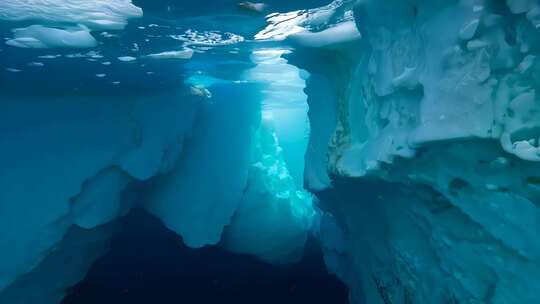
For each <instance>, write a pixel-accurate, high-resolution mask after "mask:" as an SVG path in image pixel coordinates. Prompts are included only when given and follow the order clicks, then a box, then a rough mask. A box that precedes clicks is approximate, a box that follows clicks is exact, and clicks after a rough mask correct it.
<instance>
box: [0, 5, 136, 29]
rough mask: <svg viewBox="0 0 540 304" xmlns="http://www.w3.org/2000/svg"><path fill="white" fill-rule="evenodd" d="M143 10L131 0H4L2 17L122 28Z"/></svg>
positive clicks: (0, 10) (0, 14)
mask: <svg viewBox="0 0 540 304" xmlns="http://www.w3.org/2000/svg"><path fill="white" fill-rule="evenodd" d="M142 14H143V12H142V9H141V8H139V7H137V6H135V5H133V4H132V3H131V0H92V1H81V0H2V1H0V20H7V21H24V20H35V21H38V22H45V23H58V24H65V23H68V24H83V25H86V26H87V27H88V28H90V29H92V30H104V29H123V28H124V27H125V26H126V24H127V20H128V19H129V18H135V17H141V16H142Z"/></svg>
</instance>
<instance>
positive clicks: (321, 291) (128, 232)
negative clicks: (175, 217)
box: [63, 210, 348, 304]
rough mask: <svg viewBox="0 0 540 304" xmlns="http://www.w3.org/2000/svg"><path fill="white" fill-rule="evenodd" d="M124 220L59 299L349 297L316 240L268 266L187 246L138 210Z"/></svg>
mask: <svg viewBox="0 0 540 304" xmlns="http://www.w3.org/2000/svg"><path fill="white" fill-rule="evenodd" d="M123 221H124V226H123V227H124V228H123V229H122V231H121V232H120V234H119V235H118V236H116V237H115V239H113V241H112V248H111V251H110V252H109V253H108V254H107V255H105V256H104V257H102V258H100V259H99V260H98V261H96V262H95V263H94V265H93V266H92V268H91V269H90V271H89V273H88V275H87V276H86V278H85V279H84V280H83V281H82V282H80V283H79V284H78V285H76V286H74V287H73V288H71V289H70V291H69V294H68V296H67V297H66V298H65V300H64V301H63V304H98V303H99V304H107V303H111V304H113V303H114V304H123V303H126V304H127V303H129V304H138V303H141V304H142V303H145V304H149V303H152V304H154V303H155V304H169V303H198V304H199V303H200V304H203V303H273V304H274V303H331V304H341V303H347V294H348V292H347V289H346V287H345V286H344V285H343V284H342V283H341V282H339V281H338V279H337V278H335V277H333V276H331V275H329V274H328V273H327V271H326V269H325V266H324V262H323V260H322V253H321V252H320V249H319V248H318V245H317V243H316V241H315V240H310V241H309V242H308V246H307V249H306V253H305V257H304V259H303V260H302V261H301V262H300V263H298V264H296V265H292V266H288V267H285V266H272V265H268V264H265V263H263V262H260V261H258V260H257V259H254V258H252V257H249V256H241V255H236V254H231V253H229V252H226V251H224V250H222V249H220V248H219V247H207V248H203V249H190V248H188V247H186V246H185V245H183V243H182V241H181V239H179V237H178V236H177V235H176V234H174V233H173V232H171V231H169V230H167V229H166V228H165V227H164V226H163V225H162V224H161V223H160V222H159V221H158V220H156V219H155V218H153V217H151V216H149V215H147V214H146V213H144V212H143V211H139V210H137V211H133V212H132V213H131V214H130V215H128V216H127V217H126V218H124V219H123Z"/></svg>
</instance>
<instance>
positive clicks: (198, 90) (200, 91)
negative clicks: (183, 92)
mask: <svg viewBox="0 0 540 304" xmlns="http://www.w3.org/2000/svg"><path fill="white" fill-rule="evenodd" d="M189 91H190V93H191V95H194V96H200V97H204V98H212V92H210V91H209V90H208V89H207V88H205V87H203V86H191V87H190V88H189Z"/></svg>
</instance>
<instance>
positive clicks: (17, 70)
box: [6, 68, 21, 73]
mask: <svg viewBox="0 0 540 304" xmlns="http://www.w3.org/2000/svg"><path fill="white" fill-rule="evenodd" d="M6 71H8V72H11V73H19V72H21V70H19V69H15V68H7V69H6Z"/></svg>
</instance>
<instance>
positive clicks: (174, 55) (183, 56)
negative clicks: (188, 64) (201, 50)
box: [146, 49, 193, 59]
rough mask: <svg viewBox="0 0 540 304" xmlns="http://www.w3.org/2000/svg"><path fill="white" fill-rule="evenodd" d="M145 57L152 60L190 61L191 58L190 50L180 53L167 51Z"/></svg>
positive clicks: (191, 51)
mask: <svg viewBox="0 0 540 304" xmlns="http://www.w3.org/2000/svg"><path fill="white" fill-rule="evenodd" d="M146 57H148V58H152V59H191V57H193V50H192V49H185V50H181V51H168V52H162V53H156V54H150V55H147V56H146Z"/></svg>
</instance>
